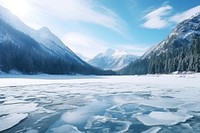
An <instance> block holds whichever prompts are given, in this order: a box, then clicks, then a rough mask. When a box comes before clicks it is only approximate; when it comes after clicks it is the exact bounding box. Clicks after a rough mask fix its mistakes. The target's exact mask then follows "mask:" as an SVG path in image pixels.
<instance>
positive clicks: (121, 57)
mask: <svg viewBox="0 0 200 133" xmlns="http://www.w3.org/2000/svg"><path fill="white" fill-rule="evenodd" d="M137 58H138V57H137V56H135V55H133V54H130V53H128V52H126V51H123V50H118V49H116V50H113V49H108V50H107V51H105V52H104V53H100V54H98V55H97V56H95V57H94V58H93V59H91V60H89V61H88V63H90V64H91V65H93V66H96V67H99V68H102V69H104V70H109V69H111V70H119V69H121V68H123V67H125V66H127V65H128V64H130V63H131V62H134V61H135V60H136V59H137Z"/></svg>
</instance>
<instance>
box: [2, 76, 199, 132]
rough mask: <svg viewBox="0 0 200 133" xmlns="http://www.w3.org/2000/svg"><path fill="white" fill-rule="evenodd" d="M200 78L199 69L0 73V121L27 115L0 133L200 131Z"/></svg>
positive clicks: (9, 123) (9, 122)
mask: <svg viewBox="0 0 200 133" xmlns="http://www.w3.org/2000/svg"><path fill="white" fill-rule="evenodd" d="M199 79H200V74H173V75H146V76H66V75H62V76H56V75H54V76H52V75H0V123H2V119H5V118H6V117H8V116H12V115H13V114H28V117H26V119H23V120H21V121H19V122H18V123H17V124H16V125H15V126H13V127H11V128H9V129H7V130H5V131H3V133H8V132H9V133H12V132H27V131H30V132H44V133H48V132H64V131H65V130H66V129H70V130H71V131H75V132H89V133H98V132H102V133H109V132H111V133H112V132H138V133H140V132H144V133H145V132H150V133H151V132H152V133H156V132H161V133H163V132H164V133H169V132H183V131H186V132H200V129H199V128H198V127H199V126H200V124H199V121H200V114H199V112H200V105H199V103H200V97H199V95H200V83H199ZM163 116H164V117H163ZM12 117H13V118H14V116H12ZM18 120H20V119H18ZM12 123H13V121H8V123H7V125H12ZM158 125H159V127H158ZM155 126H156V127H155ZM4 128H6V126H5V127H4ZM34 130H35V131H34Z"/></svg>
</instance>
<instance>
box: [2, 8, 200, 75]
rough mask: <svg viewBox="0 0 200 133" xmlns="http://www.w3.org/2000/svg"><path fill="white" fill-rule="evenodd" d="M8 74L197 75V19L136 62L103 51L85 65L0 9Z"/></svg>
mask: <svg viewBox="0 0 200 133" xmlns="http://www.w3.org/2000/svg"><path fill="white" fill-rule="evenodd" d="M81 58H82V59H81ZM83 60H85V61H87V63H86V62H85V61H83ZM102 69H104V70H102ZM12 70H16V71H19V72H22V73H28V74H36V73H48V74H98V75H107V74H109V75H110V74H116V73H115V72H113V71H117V73H118V74H156V73H160V74H162V73H172V72H174V71H178V72H183V71H194V72H200V14H197V15H196V16H193V17H191V18H190V19H188V20H185V21H183V22H181V23H179V24H178V25H177V26H176V28H175V29H174V30H173V31H172V33H171V34H170V35H169V36H168V37H167V38H166V39H164V40H163V41H162V42H161V43H160V44H158V45H157V46H154V47H152V48H150V49H149V50H148V51H147V52H146V53H145V54H144V55H143V56H142V57H140V58H139V57H137V56H135V55H132V54H130V53H127V52H125V51H122V50H113V49H108V50H107V51H106V52H104V53H100V54H98V55H97V56H95V57H94V58H93V59H91V60H88V59H86V58H84V56H83V55H80V54H78V56H77V55H76V54H75V53H74V52H73V51H71V50H70V49H69V48H68V47H67V46H66V45H65V44H64V43H63V42H62V41H61V40H60V39H59V38H58V37H57V36H56V35H54V34H53V33H52V32H51V31H50V30H49V29H48V28H47V27H43V28H41V29H39V30H34V29H32V28H30V27H28V26H27V25H25V24H24V23H23V22H22V21H21V20H20V19H19V18H18V17H16V16H15V15H13V14H12V13H11V12H10V11H9V10H7V9H5V8H3V7H1V6H0V71H3V72H6V73H9V72H10V71H12ZM110 70H113V71H110Z"/></svg>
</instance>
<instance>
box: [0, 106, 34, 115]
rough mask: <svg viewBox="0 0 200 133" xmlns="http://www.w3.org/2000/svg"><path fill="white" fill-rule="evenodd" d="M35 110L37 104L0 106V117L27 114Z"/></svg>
mask: <svg viewBox="0 0 200 133" xmlns="http://www.w3.org/2000/svg"><path fill="white" fill-rule="evenodd" d="M36 109H37V104H35V103H29V104H11V105H10V104H9V105H0V115H5V114H12V113H28V112H31V111H34V110H36Z"/></svg>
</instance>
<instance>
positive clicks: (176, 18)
mask: <svg viewBox="0 0 200 133" xmlns="http://www.w3.org/2000/svg"><path fill="white" fill-rule="evenodd" d="M172 9H173V7H172V6H170V5H165V6H162V7H160V8H157V9H155V10H153V11H150V12H149V13H148V14H147V15H145V17H144V18H143V19H144V20H145V22H144V23H143V25H142V26H143V27H145V28H149V29H163V28H166V27H167V26H169V25H171V24H173V23H176V24H177V23H179V22H182V21H184V20H186V19H189V18H190V17H192V16H194V15H196V14H197V13H200V6H196V7H193V8H191V9H188V10H186V11H184V12H181V13H176V14H175V15H170V11H172Z"/></svg>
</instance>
